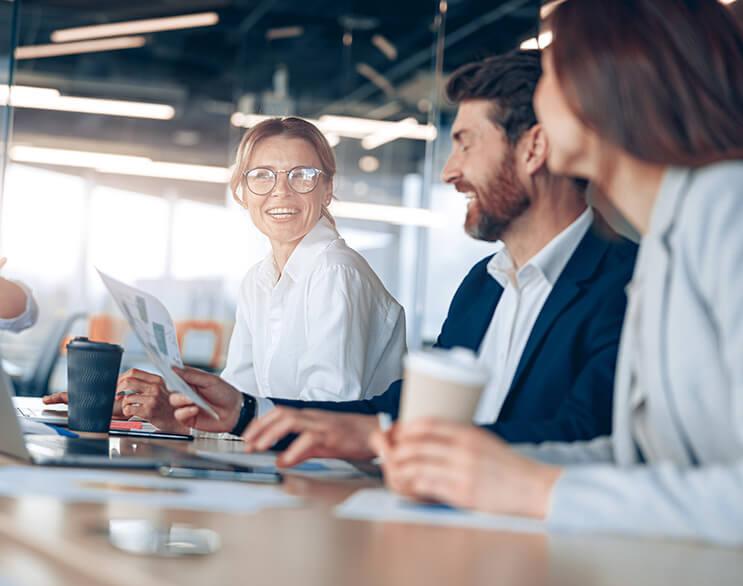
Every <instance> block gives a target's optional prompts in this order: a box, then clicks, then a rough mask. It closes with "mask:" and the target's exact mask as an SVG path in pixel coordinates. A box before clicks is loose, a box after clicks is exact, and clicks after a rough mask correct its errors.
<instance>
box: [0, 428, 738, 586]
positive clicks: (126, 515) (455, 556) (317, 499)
mask: <svg viewBox="0 0 743 586" xmlns="http://www.w3.org/2000/svg"><path fill="white" fill-rule="evenodd" d="M195 447H198V448H199V449H223V450H234V449H235V447H236V446H235V442H229V441H225V440H197V442H196V446H195ZM10 462H11V461H10V460H8V459H0V465H2V464H8V463H10ZM112 474H114V472H112ZM204 482H208V481H204ZM377 484H378V483H376V481H372V480H369V481H332V482H331V481H318V480H309V479H305V478H300V477H297V476H287V478H286V482H285V484H284V489H285V490H287V491H288V492H290V493H292V494H296V495H299V496H302V497H304V498H305V499H306V503H305V505H304V506H302V507H301V508H294V509H273V510H265V511H262V512H260V513H257V514H224V513H203V512H193V511H177V510H158V509H153V508H143V507H141V506H136V505H131V504H121V503H107V504H80V503H77V504H70V503H62V502H58V501H53V500H49V499H39V498H35V497H23V498H0V527H1V528H0V583H2V578H5V576H3V572H6V574H7V578H8V579H9V581H10V584H12V585H13V586H16V585H17V586H27V585H32V584H33V585H36V584H39V585H42V586H45V585H46V584H49V585H53V586H57V585H62V586H68V585H80V584H85V585H87V584H111V585H122V586H123V585H127V586H149V585H155V584H157V585H159V586H167V585H170V584H179V585H183V584H198V585H203V586H232V585H236V584H250V585H251V586H262V585H267V586H268V585H270V586H276V585H284V584H296V585H297V586H315V585H316V586H334V585H338V586H347V585H354V586H366V585H370V586H371V585H385V586H392V585H397V584H399V585H405V586H430V585H432V584H452V585H454V584H456V585H465V584H467V585H468V584H472V585H483V586H486V585H487V586H495V585H497V586H511V585H513V586H516V585H518V586H547V585H550V586H552V585H565V586H577V585H588V584H597V585H598V584H600V585H602V586H603V585H607V586H610V585H616V586H651V585H653V586H654V585H666V584H673V585H676V586H684V585H689V586H699V584H714V585H715V586H724V585H728V584H730V585H733V584H735V585H736V586H738V585H740V583H741V576H743V550H733V549H722V548H712V547H705V546H701V545H697V544H690V543H671V542H668V543H666V542H661V541H649V540H646V541H642V540H628V539H617V538H604V537H598V536H583V537H571V536H561V535H550V536H547V535H525V534H508V533H496V532H488V531H480V530H471V529H459V528H442V527H433V526H424V525H404V524H393V523H369V522H362V521H349V520H343V519H337V518H335V517H334V516H333V512H332V508H333V506H334V505H336V504H338V503H339V502H341V501H342V500H343V499H345V498H346V497H347V496H348V495H350V494H351V493H352V492H353V491H354V490H356V489H357V488H360V487H362V486H368V485H377ZM111 519H148V520H152V521H156V522H161V523H188V524H190V525H193V526H196V527H204V528H210V529H213V530H214V531H216V532H217V533H219V535H220V537H221V540H222V547H221V549H220V550H219V551H217V552H216V553H214V554H212V555H208V556H205V557H192V558H184V557H181V558H156V557H141V556H135V555H131V554H126V553H124V552H121V551H119V550H117V549H115V548H113V547H112V546H111V545H109V543H108V540H107V536H106V530H107V526H108V521H109V520H111ZM26 566H29V567H31V566H33V567H34V568H37V570H35V571H36V572H37V573H39V572H40V575H41V576H42V578H41V579H38V580H37V579H36V578H35V576H36V574H29V575H28V576H27V579H26V580H25V581H24V579H23V572H22V571H21V570H22V569H23V568H24V567H26ZM8 568H10V569H11V572H8Z"/></svg>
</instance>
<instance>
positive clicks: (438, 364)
mask: <svg viewBox="0 0 743 586" xmlns="http://www.w3.org/2000/svg"><path fill="white" fill-rule="evenodd" d="M404 365H405V378H404V382H403V388H402V397H401V399H400V417H399V420H400V421H401V422H403V423H404V422H409V421H412V420H413V419H418V418H419V417H436V418H439V419H446V420H448V421H456V422H459V423H471V422H472V418H473V417H474V415H475V411H476V409H477V405H478V403H479V402H480V395H481V394H482V390H483V389H484V388H485V385H486V384H487V382H488V378H489V377H490V371H489V370H488V369H487V368H485V367H484V366H482V365H481V364H478V362H477V356H476V355H475V353H474V352H472V350H469V349H467V348H452V349H451V350H443V349H439V348H434V349H431V350H425V351H421V352H411V353H409V354H408V355H407V356H405V359H404Z"/></svg>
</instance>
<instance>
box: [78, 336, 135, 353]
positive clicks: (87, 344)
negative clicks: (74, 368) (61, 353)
mask: <svg viewBox="0 0 743 586" xmlns="http://www.w3.org/2000/svg"><path fill="white" fill-rule="evenodd" d="M66 348H67V349H68V350H69V349H70V348H74V349H76V350H94V351H97V352H123V351H124V349H123V348H122V347H121V346H119V345H118V344H108V343H107V342H96V341H94V340H89V339H88V338H87V337H85V336H78V337H75V338H72V340H70V341H69V342H68V343H67V346H66Z"/></svg>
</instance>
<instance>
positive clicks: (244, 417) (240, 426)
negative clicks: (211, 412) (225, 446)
mask: <svg viewBox="0 0 743 586" xmlns="http://www.w3.org/2000/svg"><path fill="white" fill-rule="evenodd" d="M255 407H256V401H255V397H252V396H250V395H246V394H243V404H242V406H241V407H240V416H239V417H238V418H237V423H235V427H233V428H232V430H231V431H230V433H231V434H232V435H242V433H243V431H245V428H246V427H248V423H250V422H251V421H252V420H253V417H255Z"/></svg>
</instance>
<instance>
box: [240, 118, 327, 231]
mask: <svg viewBox="0 0 743 586" xmlns="http://www.w3.org/2000/svg"><path fill="white" fill-rule="evenodd" d="M272 136H283V137H286V138H299V139H301V140H304V141H306V142H308V143H310V144H311V145H312V147H313V148H314V149H315V152H316V153H317V156H318V158H319V159H320V165H321V168H322V171H323V172H324V173H325V175H326V176H327V178H328V181H332V180H333V177H334V176H335V172H336V164H335V154H334V153H333V148H332V147H331V146H330V143H328V139H326V138H325V135H324V134H323V133H322V132H320V130H319V129H318V128H317V126H315V125H314V124H312V123H310V122H307V120H303V119H302V118H297V117H295V116H287V117H284V118H269V119H268V120H264V121H263V122H259V123H258V124H256V125H255V126H253V127H252V128H250V129H249V130H248V131H247V132H246V133H245V135H244V136H243V137H242V140H241V141H240V146H238V147H237V156H236V160H235V167H234V169H233V171H232V177H231V178H230V191H232V197H233V198H234V199H235V201H236V202H237V203H239V204H240V205H241V206H242V207H247V206H246V203H245V200H244V199H243V194H244V193H245V184H244V182H243V174H244V173H245V171H247V169H248V163H249V161H250V157H251V155H252V154H253V151H254V150H255V147H256V146H257V145H258V143H259V142H260V141H262V140H263V139H265V138H270V137H272ZM322 216H323V217H325V218H327V219H328V220H329V221H330V223H331V224H333V226H335V218H333V215H332V214H331V213H330V210H329V209H328V206H327V205H325V204H323V205H322Z"/></svg>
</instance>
